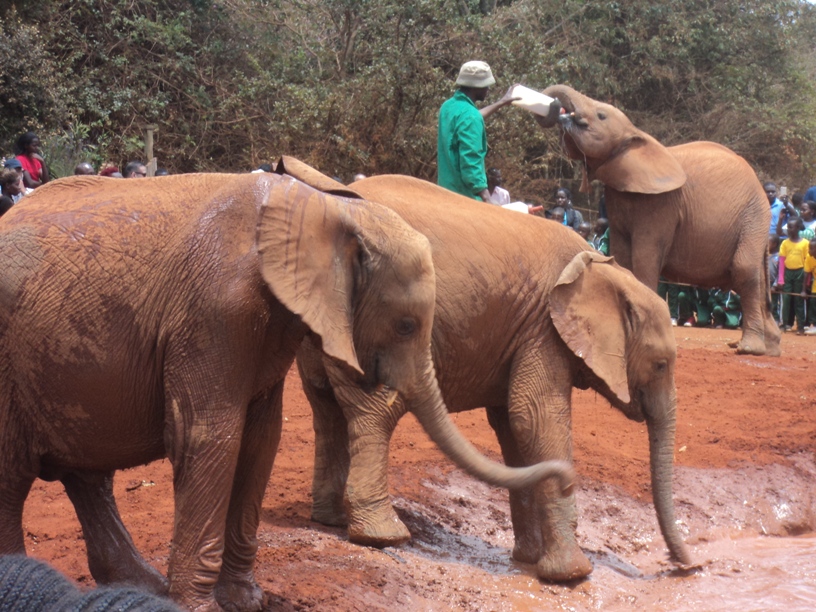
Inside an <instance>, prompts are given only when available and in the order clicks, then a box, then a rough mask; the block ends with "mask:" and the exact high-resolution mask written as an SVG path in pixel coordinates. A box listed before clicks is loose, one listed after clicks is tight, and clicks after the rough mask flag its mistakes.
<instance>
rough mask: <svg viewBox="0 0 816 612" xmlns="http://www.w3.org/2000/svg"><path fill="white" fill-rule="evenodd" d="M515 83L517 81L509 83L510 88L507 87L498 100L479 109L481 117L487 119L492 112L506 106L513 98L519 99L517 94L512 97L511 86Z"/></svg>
mask: <svg viewBox="0 0 816 612" xmlns="http://www.w3.org/2000/svg"><path fill="white" fill-rule="evenodd" d="M516 85H517V83H516V84H513V85H511V86H510V89H508V90H507V91H506V92H505V94H504V96H502V98H501V99H500V100H498V101H497V102H494V103H493V104H489V105H488V106H485V107H484V108H483V109H480V110H479V112H480V113H481V114H482V119H487V118H488V117H489V116H490V115H492V114H493V113H494V112H496V111H497V110H499V109H500V108H502V107H504V106H507V105H508V104H510V103H511V102H514V101H515V100H521V98H519V97H518V96H515V97H514V96H513V95H512V93H513V88H514V87H515V86H516Z"/></svg>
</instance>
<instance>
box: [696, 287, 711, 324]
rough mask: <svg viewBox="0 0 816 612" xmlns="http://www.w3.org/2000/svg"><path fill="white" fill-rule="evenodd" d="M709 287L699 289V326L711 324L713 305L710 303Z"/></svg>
mask: <svg viewBox="0 0 816 612" xmlns="http://www.w3.org/2000/svg"><path fill="white" fill-rule="evenodd" d="M708 298H709V293H708V289H697V327H708V326H709V325H710V324H711V306H709V304H708Z"/></svg>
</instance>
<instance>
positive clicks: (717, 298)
mask: <svg viewBox="0 0 816 612" xmlns="http://www.w3.org/2000/svg"><path fill="white" fill-rule="evenodd" d="M0 163H1V164H2V171H0V216H1V215H3V214H4V213H6V212H7V211H8V210H9V209H10V208H11V207H12V206H14V205H15V204H17V203H18V202H19V201H20V199H21V198H23V197H25V195H27V194H29V193H31V192H32V191H33V190H35V189H36V188H37V187H39V186H41V185H43V184H45V183H47V182H48V181H49V180H50V178H51V175H50V172H49V169H48V165H47V163H46V162H45V160H44V159H43V156H42V152H41V150H40V139H39V137H38V136H37V134H35V133H34V132H26V133H25V134H22V135H21V136H20V137H19V138H18V139H17V141H16V142H15V147H14V155H13V156H9V157H3V158H2V160H0ZM271 170H272V167H271V166H270V165H269V164H261V165H260V166H258V167H257V168H256V169H255V170H253V172H271ZM74 174H75V175H99V176H106V177H111V178H142V177H146V176H147V175H148V170H147V166H146V164H145V163H143V162H142V161H140V160H133V161H130V162H128V163H127V164H125V166H124V168H123V170H122V171H120V169H119V167H118V166H117V165H116V164H111V163H106V164H102V165H101V167H100V168H99V169H98V171H97V169H95V168H94V166H93V164H92V163H91V162H89V161H83V162H80V163H78V164H77V165H76V167H75V168H74ZM166 174H169V172H168V171H167V170H166V169H165V168H158V169H157V170H156V171H155V173H154V175H155V176H162V175H166ZM364 176H365V175H363V174H357V175H355V180H358V179H360V178H364ZM486 177H487V189H486V190H485V191H484V194H485V197H486V201H487V202H489V203H492V204H496V205H501V206H507V205H511V204H512V202H511V200H512V198H511V197H510V193H509V191H508V190H507V189H505V188H504V187H503V180H502V176H501V171H500V170H499V169H498V168H489V169H488V170H487V171H486ZM763 188H764V190H765V194H766V196H767V198H768V204H769V207H770V211H771V223H770V226H769V228H768V248H769V258H768V278H769V283H770V289H771V301H772V314H773V317H774V319H775V321H776V322H777V323H778V325H779V327H780V328H781V329H782V330H784V331H796V333H798V334H808V335H816V185H814V186H813V187H810V188H809V189H807V191H805V192H804V193H794V194H793V195H791V196H789V195H788V190H787V188H786V187H784V186H782V187H780V188H777V186H776V184H775V183H774V182H771V181H769V182H766V183H765V184H764V185H763ZM554 199H555V201H554V205H553V206H552V207H551V208H550V209H548V210H547V211H545V213H544V216H545V217H546V218H548V219H550V220H552V221H555V222H557V223H561V224H562V225H564V226H566V227H569V228H571V229H573V230H574V231H575V232H577V233H578V234H579V235H580V236H581V237H582V238H583V239H584V240H586V241H587V243H588V244H589V245H590V246H592V247H593V248H594V249H596V250H597V251H599V252H601V253H603V254H605V255H609V222H608V220H607V219H606V218H605V214H604V211H603V210H599V214H600V216H598V217H597V218H596V220H595V222H594V224H590V223H589V222H587V221H585V220H584V218H583V215H582V214H581V212H580V211H579V210H577V209H576V208H575V207H574V206H573V203H572V194H571V193H570V191H569V189H567V188H566V187H559V188H558V189H557V190H556V192H555V198H554ZM527 206H529V205H527ZM540 209H541V207H535V208H529V212H535V211H536V210H540ZM658 294H659V295H660V296H661V297H662V298H663V299H665V300H666V301H667V302H668V306H669V312H670V314H671V318H672V323H673V324H674V325H685V326H698V327H708V326H713V327H717V328H720V327H724V328H737V327H739V326H740V324H741V319H742V316H741V312H740V298H739V295H737V294H736V293H734V292H733V291H724V290H721V289H719V288H713V289H703V288H699V287H691V286H687V285H683V284H679V283H669V282H667V281H666V280H665V279H663V278H661V279H660V283H659V285H658Z"/></svg>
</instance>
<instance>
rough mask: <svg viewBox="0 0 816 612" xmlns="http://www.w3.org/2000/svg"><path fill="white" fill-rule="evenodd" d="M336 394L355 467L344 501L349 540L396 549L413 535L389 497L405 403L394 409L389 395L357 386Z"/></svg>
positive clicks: (337, 390)
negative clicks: (392, 448) (394, 443)
mask: <svg viewBox="0 0 816 612" xmlns="http://www.w3.org/2000/svg"><path fill="white" fill-rule="evenodd" d="M332 383H333V386H334V392H335V395H336V396H337V399H338V401H339V402H340V405H341V406H342V407H343V412H344V413H345V416H346V421H347V422H348V437H349V455H350V466H349V474H348V480H347V481H346V491H345V498H344V502H345V505H346V513H347V515H348V534H349V540H351V541H352V542H355V543H356V544H363V545H366V546H376V547H383V546H396V545H398V544H402V543H403V542H407V541H408V540H409V539H411V533H410V532H409V531H408V528H407V527H406V526H405V524H404V523H403V522H402V521H401V520H400V519H399V517H398V516H397V513H396V512H395V511H394V508H393V507H392V506H391V498H390V496H389V495H388V448H389V444H390V441H391V435H392V434H393V433H394V429H395V428H396V426H397V422H398V421H399V418H400V417H401V416H402V415H403V414H405V407H404V404H403V402H402V401H400V400H398V401H396V402H394V403H393V405H392V406H390V407H389V406H388V404H387V401H386V394H385V393H384V392H377V393H372V394H367V393H365V392H363V391H362V390H360V389H358V388H357V387H355V386H353V385H350V386H346V385H342V384H341V385H338V384H337V379H335V378H334V377H332Z"/></svg>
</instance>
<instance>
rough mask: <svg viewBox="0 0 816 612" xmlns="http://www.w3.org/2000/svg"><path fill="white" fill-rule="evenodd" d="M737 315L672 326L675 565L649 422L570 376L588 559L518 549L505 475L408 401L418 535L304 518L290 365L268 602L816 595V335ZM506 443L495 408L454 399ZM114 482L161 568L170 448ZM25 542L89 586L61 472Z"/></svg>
mask: <svg viewBox="0 0 816 612" xmlns="http://www.w3.org/2000/svg"><path fill="white" fill-rule="evenodd" d="M737 335H738V333H737V332H732V331H721V330H710V329H694V328H677V329H676V337H677V342H678V361H677V392H678V427H677V444H676V454H675V457H676V466H677V468H676V482H675V499H676V502H677V513H678V520H679V523H680V526H681V529H682V530H683V533H684V534H685V537H686V540H687V542H688V544H689V545H690V549H691V552H692V554H693V555H694V557H695V559H696V560H698V561H699V562H700V564H701V569H700V570H699V571H697V572H694V573H691V574H680V573H678V572H673V571H672V570H671V566H670V565H669V564H668V563H667V562H666V560H665V557H666V554H665V546H664V544H663V541H662V539H661V537H660V535H659V532H658V531H657V522H656V520H655V518H654V511H653V508H652V506H651V496H650V488H649V468H648V449H647V440H646V430H645V426H644V425H642V424H638V423H633V422H630V421H627V420H626V419H625V418H624V417H623V416H622V415H621V414H619V413H618V412H617V411H614V410H613V409H612V408H611V407H610V406H609V405H608V403H607V402H606V401H605V400H604V399H603V398H601V397H599V396H597V395H596V394H595V393H594V392H584V391H577V390H576V391H575V393H574V410H573V411H574V431H575V465H576V469H577V472H578V474H579V487H578V492H577V500H578V507H579V527H578V535H579V542H580V543H581V546H582V547H583V548H584V550H585V551H586V552H587V554H588V555H589V556H590V558H591V559H592V560H593V563H594V565H595V571H594V572H593V574H592V576H591V577H590V578H589V579H588V580H586V581H583V582H581V583H579V584H573V585H566V586H564V585H547V584H542V583H540V582H539V581H538V580H537V579H536V578H535V571H534V568H533V567H532V566H527V565H524V564H519V563H516V562H514V561H512V560H511V558H510V551H511V550H512V545H513V537H512V528H511V526H510V519H509V506H508V503H507V497H506V492H504V491H501V490H496V489H493V488H491V487H488V486H485V485H482V484H481V483H478V482H475V481H474V480H473V479H471V478H469V477H467V476H465V475H464V474H463V473H462V472H460V471H459V470H458V469H456V468H455V467H453V466H452V464H451V463H450V462H449V461H447V460H446V459H445V458H444V457H443V456H442V455H441V454H440V453H439V451H437V450H436V448H435V447H434V445H433V444H432V443H431V442H430V441H429V439H428V438H427V436H426V435H425V434H424V432H422V430H421V429H420V428H419V426H418V425H417V423H416V421H415V420H414V419H413V417H411V416H408V417H406V418H404V419H403V421H402V422H401V423H400V425H399V427H398V429H397V432H396V434H395V436H394V441H393V443H392V447H391V472H390V482H391V490H392V496H393V499H394V503H395V506H396V507H397V510H398V512H399V514H400V516H401V518H402V519H403V520H404V521H405V523H406V524H407V525H408V527H409V529H410V530H411V532H412V534H413V536H414V539H413V540H412V542H410V543H408V544H406V545H404V546H402V547H399V548H394V549H386V550H382V551H380V550H376V549H369V548H362V547H359V546H355V545H352V544H350V543H349V542H348V541H347V539H346V537H345V533H344V531H343V530H341V529H334V528H327V527H324V526H321V525H318V524H315V523H311V522H310V521H309V507H310V506H309V504H310V484H311V470H312V453H313V444H312V442H313V433H312V429H311V415H310V410H309V406H308V403H307V402H306V400H305V398H304V396H303V393H302V390H301V388H300V381H299V380H298V378H297V375H296V373H295V372H291V373H290V375H289V379H288V381H287V389H286V393H285V396H284V416H285V418H286V422H285V423H284V433H283V439H282V442H281V447H280V452H279V453H278V458H277V461H276V465H275V470H274V473H273V475H272V479H271V481H270V483H269V485H268V487H267V493H266V497H265V499H264V504H263V515H262V521H261V526H260V530H259V540H260V550H259V553H258V561H257V563H256V576H257V578H258V581H259V583H260V584H261V586H262V587H263V588H264V590H265V592H266V593H267V597H266V605H265V609H269V610H273V609H274V610H277V609H282V610H313V609H317V610H341V611H346V610H386V609H389V610H415V609H423V610H457V609H458V610H550V609H567V610H589V609H593V610H594V609H604V610H610V609H611V610H615V609H617V610H627V609H632V608H648V609H656V610H723V609H734V608H737V607H740V608H742V609H745V610H754V609H756V610H774V609H779V610H800V609H801V610H813V609H816V578H814V576H816V486H815V483H816V465H814V449H816V337H797V336H794V335H792V334H785V336H784V338H783V341H782V350H783V356H782V357H781V358H770V357H748V356H738V355H734V354H733V353H732V352H731V351H730V350H729V349H728V348H727V347H726V346H725V344H726V342H727V341H730V340H734V339H736V338H737ZM454 418H455V420H456V422H457V424H458V426H459V427H460V428H461V429H462V430H463V432H464V433H465V434H466V435H467V436H468V438H469V439H470V440H472V441H473V442H474V443H475V444H476V445H477V446H478V447H479V448H480V449H481V450H482V451H483V452H485V453H487V454H488V455H489V456H491V457H493V458H497V459H498V458H499V457H500V455H499V452H498V445H497V443H496V441H495V439H494V437H493V433H492V430H491V429H490V427H489V426H488V425H487V420H486V418H485V415H484V411H482V410H476V411H471V412H470V413H463V414H459V415H456V416H455V417H454ZM116 495H117V499H118V502H119V506H120V509H121V513H122V516H123V518H124V520H125V523H126V524H127V525H128V527H129V529H130V531H131V533H132V535H133V539H134V541H135V542H136V545H137V546H138V547H139V549H140V550H141V551H142V553H143V555H144V556H145V558H146V559H148V561H149V562H151V563H152V564H153V565H154V566H155V567H157V568H159V569H160V570H161V571H166V569H167V556H168V549H169V543H170V537H171V530H172V518H173V498H172V482H171V476H170V470H169V466H168V464H167V462H166V461H161V462H157V463H154V464H151V465H148V466H144V467H141V468H135V469H132V470H127V471H124V472H122V473H120V474H118V475H117V478H116ZM24 529H25V536H26V546H27V549H28V553H29V554H30V555H33V556H35V557H37V558H40V559H43V560H46V561H48V562H50V563H52V564H53V565H54V566H55V567H57V568H58V569H59V570H61V571H63V572H65V573H66V574H67V575H68V576H70V577H71V578H73V579H75V580H76V581H78V583H79V584H80V585H83V586H88V587H90V586H93V584H94V583H93V579H92V578H91V577H90V574H89V572H88V568H87V562H86V560H85V548H84V542H83V539H82V534H81V530H80V528H79V524H78V522H77V520H76V517H75V515H74V512H73V508H72V507H71V505H70V502H69V501H68V499H67V497H66V496H65V494H64V492H63V490H62V487H61V485H60V484H59V483H44V482H37V483H36V484H35V486H34V489H33V490H32V492H31V494H30V496H29V498H28V502H27V504H26V509H25V517H24Z"/></svg>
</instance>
